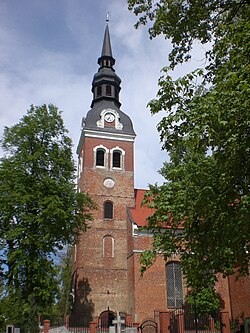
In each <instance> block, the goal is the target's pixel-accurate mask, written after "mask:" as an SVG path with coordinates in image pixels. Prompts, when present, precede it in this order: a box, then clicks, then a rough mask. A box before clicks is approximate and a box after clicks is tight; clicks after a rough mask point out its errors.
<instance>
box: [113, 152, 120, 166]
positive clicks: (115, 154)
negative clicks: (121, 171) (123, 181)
mask: <svg viewBox="0 0 250 333" xmlns="http://www.w3.org/2000/svg"><path fill="white" fill-rule="evenodd" d="M121 157H122V153H121V152H120V151H119V150H115V151H114V152H113V168H121Z"/></svg>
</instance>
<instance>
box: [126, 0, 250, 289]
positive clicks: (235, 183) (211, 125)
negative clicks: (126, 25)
mask: <svg viewBox="0 0 250 333" xmlns="http://www.w3.org/2000/svg"><path fill="white" fill-rule="evenodd" d="M128 2H129V8H130V9H131V10H132V9H134V12H135V14H136V15H139V16H140V17H139V21H138V23H137V26H138V25H140V24H146V23H148V24H149V22H150V21H152V22H153V24H152V26H151V27H150V28H149V33H150V37H151V38H153V37H155V36H157V35H159V34H163V35H165V37H166V38H169V39H170V40H171V41H172V46H173V47H172V50H171V51H170V54H169V61H170V66H169V67H168V68H164V69H163V75H162V76H161V77H160V79H159V91H158V93H157V97H156V98H155V99H154V100H152V101H150V102H149V107H150V109H151V112H152V113H153V114H155V113H158V112H160V111H164V112H166V115H165V116H163V118H162V120H161V122H160V123H159V125H158V130H159V132H160V137H161V140H162V142H163V148H164V149H166V150H167V151H168V152H169V157H170V160H169V162H166V163H165V164H164V166H163V168H162V169H161V174H162V175H163V176H164V177H165V178H166V182H165V183H164V184H163V185H162V186H157V185H151V186H150V191H149V192H148V193H147V197H146V198H145V203H147V204H148V205H150V206H151V207H153V208H155V213H154V214H153V215H152V216H151V217H150V218H149V220H148V228H149V229H150V230H152V231H153V233H154V249H153V251H148V252H146V253H145V254H144V256H143V257H142V259H141V262H142V270H144V269H145V268H146V267H147V266H148V265H149V264H151V263H152V261H153V259H154V257H155V256H156V255H157V253H158V251H163V253H164V255H165V256H166V257H167V256H169V255H170V254H171V253H173V252H177V253H179V254H180V256H181V260H182V267H183V270H184V273H185V274H186V277H187V283H188V285H190V286H192V287H193V289H194V290H195V291H196V292H197V293H199V292H200V291H201V290H202V289H203V288H204V287H205V288H210V289H211V290H212V288H213V286H214V283H215V281H216V274H217V273H222V274H224V275H228V274H232V273H233V272H235V270H237V272H238V273H239V274H248V268H249V259H250V238H249V237H250V223H249V222H250V148H249V147H250V112H249V110H250V87H249V81H250V80H249V73H250V66H249V55H250V54H249V50H250V34H249V31H250V20H249V18H250V6H249V1H244V0H243V1H238V0H237V1H228V0H214V1H200V0H194V1H183V0H178V1H177V0H174V1H172V0H160V1H158V2H154V1H151V0H146V1H141V0H130V1H128ZM197 41H199V42H200V43H202V44H204V43H207V42H210V50H209V51H208V52H207V53H206V63H205V65H204V66H203V68H199V69H196V70H195V71H193V72H192V73H189V74H187V75H185V76H183V77H180V78H178V79H177V80H173V78H172V76H171V74H172V73H171V71H172V70H173V69H174V68H175V67H176V66H177V65H178V64H180V63H183V62H185V61H187V60H188V59H190V57H191V50H192V47H193V44H194V43H195V42H197ZM197 82H200V83H199V84H198V83H197ZM208 293H209V292H208Z"/></svg>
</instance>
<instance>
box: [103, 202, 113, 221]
mask: <svg viewBox="0 0 250 333" xmlns="http://www.w3.org/2000/svg"><path fill="white" fill-rule="evenodd" d="M113 215H114V207H113V202H111V201H105V202H104V218H105V219H113Z"/></svg>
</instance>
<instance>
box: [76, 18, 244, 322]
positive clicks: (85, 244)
mask: <svg viewBox="0 0 250 333" xmlns="http://www.w3.org/2000/svg"><path fill="white" fill-rule="evenodd" d="M98 65H99V68H98V71H97V73H96V74H95V75H94V77H93V81H92V93H93V100H92V103H91V109H90V110H89V111H88V112H87V114H86V117H84V118H83V119H82V130H81V136H80V140H79V144H78V147H77V155H78V191H85V192H88V193H89V194H90V196H91V197H92V198H93V200H94V201H95V202H96V204H97V205H98V209H97V210H96V211H94V212H93V217H94V218H93V221H90V222H89V228H88V229H87V231H86V232H84V233H82V234H81V236H80V238H79V241H78V242H77V243H76V244H75V245H74V249H73V259H72V262H73V263H72V267H73V269H72V289H71V296H72V308H71V318H70V320H71V323H72V325H73V326H86V325H88V324H89V323H90V322H93V321H96V320H97V318H99V319H98V320H100V319H101V320H102V321H103V322H104V321H106V323H107V325H109V324H111V323H112V321H113V320H114V319H115V318H116V316H117V315H118V314H119V315H120V316H121V317H122V316H126V315H130V316H131V320H132V321H133V322H139V323H140V322H142V321H143V320H145V319H146V318H147V319H148V318H152V319H155V318H156V317H157V314H158V313H159V311H161V310H164V309H175V308H179V307H181V306H182V304H183V303H184V302H185V295H186V293H187V290H186V287H185V279H184V278H183V276H182V271H181V266H180V263H179V258H178V256H177V255H174V254H173V256H172V257H171V258H169V259H168V260H167V261H164V259H163V257H162V256H161V255H159V256H158V258H157V260H156V262H155V263H154V265H153V266H152V267H150V268H149V269H148V270H147V271H146V272H145V273H144V275H143V276H141V273H140V264H139V258H140V255H141V253H142V252H143V251H145V250H146V249H148V248H149V247H150V245H151V242H152V235H150V234H149V233H147V232H146V231H144V230H142V227H143V226H145V224H146V219H147V217H148V216H149V215H150V214H151V213H152V212H151V211H150V209H149V208H146V207H142V206H141V201H142V198H143V196H144V193H145V190H142V189H135V188H134V142H135V138H136V133H135V131H134V127H133V122H132V120H131V119H130V117H129V116H128V115H127V114H126V113H124V112H123V111H121V102H120V99H119V95H120V90H121V87H120V84H121V79H120V78H119V76H118V75H117V74H116V72H115V69H114V65H115V59H114V57H113V55H112V48H111V42H110V33H109V25H108V22H107V24H106V29H105V33H104V40H103V47H102V52H101V56H100V58H99V59H98ZM216 288H217V292H218V293H219V294H220V296H221V298H222V300H223V308H224V310H226V311H228V313H229V315H230V317H231V318H234V319H237V318H240V317H242V316H243V317H247V316H248V317H250V286H249V278H244V279H241V280H240V281H238V282H235V279H234V277H229V278H222V277H221V278H220V279H219V282H218V284H217V287H216Z"/></svg>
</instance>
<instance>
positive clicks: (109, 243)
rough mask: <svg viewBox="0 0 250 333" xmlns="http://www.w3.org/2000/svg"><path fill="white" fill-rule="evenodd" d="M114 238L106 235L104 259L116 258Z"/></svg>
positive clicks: (104, 239) (104, 238)
mask: <svg viewBox="0 0 250 333" xmlns="http://www.w3.org/2000/svg"><path fill="white" fill-rule="evenodd" d="M114 243H115V241H114V238H113V237H112V236H109V235H106V236H104V237H103V257H104V258H114V255H115V252H114Z"/></svg>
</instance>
